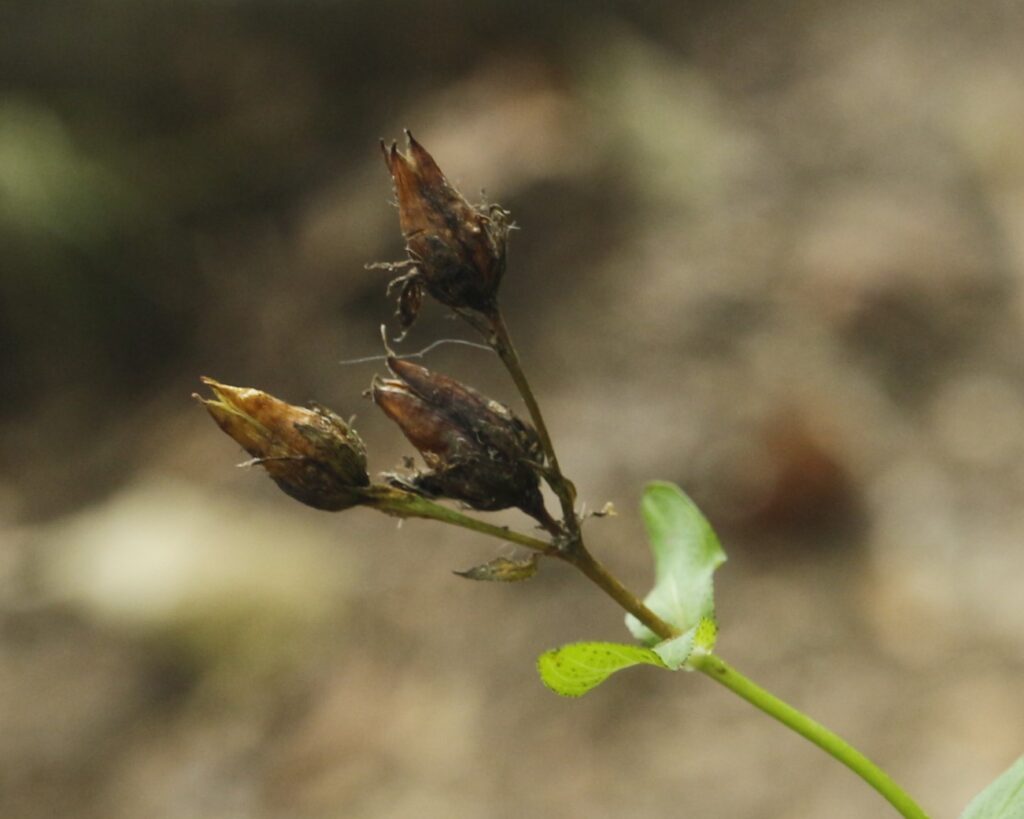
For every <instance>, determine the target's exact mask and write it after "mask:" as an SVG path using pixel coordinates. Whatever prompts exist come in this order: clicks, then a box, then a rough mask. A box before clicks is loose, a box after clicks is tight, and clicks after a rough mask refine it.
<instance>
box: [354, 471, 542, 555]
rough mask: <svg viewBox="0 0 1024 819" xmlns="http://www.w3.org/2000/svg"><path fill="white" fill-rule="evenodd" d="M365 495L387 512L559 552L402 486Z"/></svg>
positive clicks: (369, 503)
mask: <svg viewBox="0 0 1024 819" xmlns="http://www.w3.org/2000/svg"><path fill="white" fill-rule="evenodd" d="M364 494H365V496H366V497H367V498H368V501H367V504H366V505H367V506H372V507H373V508H374V509H377V510H379V511H381V512H384V513H385V514H388V515H393V516H395V517H399V518H425V519H427V520H436V521H440V522H441V523H448V524H451V525H452V526H460V527H462V528H463V529H469V530H470V531H473V532H478V533H480V534H482V535H488V536H490V537H496V538H499V539H501V540H504V541H507V542H509V543H516V544H518V545H520V546H525V547H526V548H527V549H533V550H534V551H535V552H540V553H542V554H546V555H553V554H555V553H556V552H557V551H558V550H557V548H556V547H555V546H554V545H553V544H551V543H548V542H547V541H544V540H541V539H540V538H536V537H531V536H530V535H524V534H522V533H521V532H516V531H514V530H512V529H506V528H505V527H502V526H494V525H493V524H490V523H485V522H484V521H482V520H477V519H476V518H471V517H469V515H464V514H462V513H461V512H457V511H456V510H454V509H449V508H448V507H447V506H442V505H441V504H439V503H434V502H433V501H431V500H427V499H426V498H424V497H421V496H419V495H414V494H413V493H411V492H405V491H403V490H401V489H395V488H393V487H390V486H380V485H377V486H371V487H370V488H369V489H367V490H365V491H364Z"/></svg>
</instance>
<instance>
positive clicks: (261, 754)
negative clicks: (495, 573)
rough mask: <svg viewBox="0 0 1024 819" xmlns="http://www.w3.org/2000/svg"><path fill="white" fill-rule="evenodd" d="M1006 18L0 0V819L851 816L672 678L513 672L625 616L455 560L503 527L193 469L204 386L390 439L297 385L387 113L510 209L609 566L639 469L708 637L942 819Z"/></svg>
mask: <svg viewBox="0 0 1024 819" xmlns="http://www.w3.org/2000/svg"><path fill="white" fill-rule="evenodd" d="M1022 36H1024V10H1022V8H1021V7H1020V6H1019V5H1018V4H1015V3H1011V2H999V0H983V1H982V2H977V3H971V4H962V3H956V2H952V0H939V2H931V3H923V2H922V3H916V4H914V3H906V2H880V1H879V0H869V2H852V0H850V1H847V0H838V1H837V2H803V3H794V4H777V3H770V2H740V3H726V4H719V3H664V4H632V3H626V2H620V3H606V4H600V6H597V5H596V4H595V5H591V4H585V3H576V2H566V3H550V4H541V3H520V4H512V3H509V4H504V3H478V4H468V3H457V2H450V0H433V1H432V2H430V3H397V2H396V3H379V2H358V1H357V0H349V2H330V3H328V2H289V3H274V2H261V3H255V2H190V3H160V2H136V3H116V2H80V3H77V4H64V3H55V2H28V1H27V0H24V1H23V2H14V3H7V4H5V5H4V7H3V10H2V11H0V397H2V401H0V464H2V467H0V815H2V816H3V817H4V819H42V817H53V816H61V817H75V818H76V819H91V818H92V817H95V818H96V819H137V817H143V816H144V817H147V819H200V818H201V819H250V818H251V819H292V818H294V819H327V817H332V818H333V817H359V818H360V819H361V818H362V817H366V819H384V818H385V817H424V818H429V817H439V818H440V817H495V818H496V819H511V818H512V817H527V816H529V817H587V818H588V819H592V818H594V817H622V816H637V817H662V816H701V817H728V818H729V819H745V818H747V819H762V818H763V817H787V819H801V818H802V817H808V818H809V817H823V816H827V817H831V818H832V819H853V817H881V816H885V815H889V814H888V813H887V806H886V805H885V804H884V803H883V802H882V801H881V800H880V799H879V798H878V797H877V796H876V795H875V794H874V793H873V792H871V791H870V790H868V789H867V788H866V787H865V786H863V785H862V784H861V783H860V782H859V781H858V780H856V779H855V778H854V777H853V776H852V775H850V774H849V773H848V772H847V771H846V770H845V769H843V768H841V767H840V766H838V765H837V764H835V763H834V762H832V761H831V760H830V759H828V758H827V757H825V756H824V755H822V754H821V753H819V752H818V751H817V750H815V749H813V748H812V747H810V746H809V745H807V744H806V743H804V742H802V741H801V740H799V739H798V738H796V737H794V736H793V735H791V734H789V733H788V732H786V731H784V730H783V729H781V728H780V727H778V726H777V725H775V724H773V723H772V722H771V721H769V720H768V719H766V718H765V717H763V716H762V715H760V714H759V713H757V712H755V711H754V710H753V709H751V708H750V707H749V706H747V705H745V704H744V703H742V702H740V701H739V700H737V699H735V698H734V697H731V696H730V695H728V693H727V692H725V691H724V690H720V689H718V688H717V687H716V686H714V685H713V684H712V683H711V682H710V681H708V680H706V679H704V678H700V677H697V676H692V675H687V674H678V675H672V674H666V673H660V672H655V671H654V670H651V669H643V670H634V671H630V672H627V673H624V674H622V675H620V676H618V677H616V678H614V679H613V680H611V681H610V682H609V683H607V684H606V685H605V686H604V687H602V688H600V689H598V690H597V691H595V692H594V693H593V694H591V695H589V696H588V697H586V698H584V699H582V700H579V701H570V700H562V699H559V698H557V697H555V696H554V695H553V694H551V693H550V692H549V691H547V690H546V689H544V688H543V687H542V686H541V685H540V683H539V682H538V681H537V679H536V674H535V670H534V665H533V664H534V658H535V657H536V655H537V654H538V653H539V652H540V651H542V650H544V649H547V648H550V647H553V646H556V645H558V644H560V643H562V642H565V641H570V640H575V639H586V638H590V639H623V638H625V637H626V633H625V631H624V629H623V628H622V623H621V616H620V614H619V613H618V612H617V611H616V609H615V608H614V607H613V606H612V605H611V604H610V602H609V601H607V600H606V599H604V598H603V597H602V596H600V595H599V594H598V593H597V592H596V591H595V590H593V589H592V588H591V587H589V586H588V585H586V584H585V583H584V582H583V581H582V580H581V579H579V578H578V577H576V576H574V575H572V574H571V573H570V572H569V571H568V570H567V569H565V568H563V567H561V566H557V565H547V564H545V565H543V566H542V567H541V568H542V571H541V573H540V575H539V576H538V577H537V578H536V579H534V580H532V581H531V582H529V583H526V584H522V585H517V586H495V585H488V584H474V583H471V582H467V581H464V580H461V579H459V578H457V577H455V576H453V575H452V574H451V573H450V571H449V570H450V569H456V568H459V569H461V568H465V567H467V566H470V565H473V564H474V563H476V562H480V561H481V560H482V559H486V558H487V557H489V556H493V555H495V554H511V553H513V552H511V550H510V549H508V548H507V547H502V546H501V545H500V544H497V543H496V542H487V541H483V540H482V539H481V538H479V537H476V536H469V535H465V534H462V533H459V532H448V531H445V530H443V529H440V528H438V527H437V526H435V525H433V524H428V523H417V522H409V523H406V524H405V525H404V526H402V527H396V525H395V523H394V521H392V520H388V519H383V518H378V517H376V516H374V515H373V514H371V513H369V512H366V511H362V510H356V511H352V512H348V513H345V514H342V515H329V514H325V513H320V512H315V511H313V510H311V509H307V508H304V507H301V506H299V505H298V504H296V503H294V502H292V501H290V500H289V499H288V498H287V497H285V496H284V495H283V494H281V493H280V492H278V491H277V490H276V489H275V488H274V487H273V485H272V484H271V483H270V482H269V481H268V480H266V479H265V478H264V477H263V476H262V475H261V474H258V473H257V472H256V471H252V470H240V469H236V468H235V467H234V464H235V463H237V462H239V461H241V460H242V459H243V457H244V456H243V454H242V453H241V452H240V451H239V450H238V448H237V447H236V446H235V445H234V444H233V443H232V442H230V441H229V440H228V439H226V438H225V437H224V436H223V435H221V434H220V432H218V431H217V429H216V428H215V427H214V426H213V424H212V423H210V421H209V419H208V418H207V417H206V416H205V414H204V413H203V412H201V411H200V410H199V409H198V408H197V407H196V406H195V405H193V404H192V403H191V402H190V400H189V394H190V393H191V392H192V391H193V390H194V389H195V388H196V387H197V386H198V382H197V378H198V376H199V375H201V374H209V375H213V376H216V377H217V378H219V379H221V380H223V381H225V382H228V383H232V384H243V385H254V386H259V387H262V388H265V389H267V390H270V391H272V392H273V393H275V394H277V395H280V396H282V397H285V398H289V399H291V400H293V401H295V402H297V403H298V402H302V401H305V400H307V399H314V398H315V399H317V400H319V401H321V402H323V403H326V404H328V405H329V406H331V407H333V408H335V409H336V410H338V411H339V412H341V413H343V414H346V415H347V414H349V413H356V414H357V415H358V419H357V426H358V428H359V429H360V431H361V432H362V433H363V435H364V438H365V439H366V441H367V444H368V446H369V449H370V453H371V464H372V467H373V469H374V470H375V471H381V470H386V469H388V468H391V467H393V466H394V465H396V464H397V463H399V462H400V459H401V457H402V456H403V455H405V454H408V453H409V452H410V447H409V446H408V445H407V444H406V443H405V442H404V440H403V439H402V438H401V437H400V435H399V434H398V432H397V430H396V429H394V428H392V427H390V426H389V424H388V422H387V421H386V419H384V418H383V416H380V415H379V413H375V411H374V409H373V407H372V406H371V405H369V404H368V402H366V400H365V399H364V398H362V397H361V395H360V393H361V392H362V391H363V390H364V389H365V387H366V386H367V385H368V383H369V380H370V377H371V375H372V374H373V373H374V372H375V371H377V372H379V371H381V366H380V364H373V363H369V364H359V365H352V366H341V365H340V364H339V362H340V361H341V360H343V359H350V358H356V357H360V356H369V355H375V354H377V353H379V352H380V342H379V337H378V331H377V328H378V325H379V324H380V323H381V321H382V320H383V319H384V318H385V317H387V316H388V315H389V314H390V312H391V309H392V307H391V305H390V304H389V302H388V301H387V300H386V299H385V297H384V284H385V281H386V275H385V274H383V273H381V272H380V271H367V270H364V268H363V265H364V264H365V263H366V262H372V261H378V260H380V261H383V260H391V259H395V258H398V257H400V256H401V240H400V237H399V235H398V228H397V219H396V214H395V211H394V209H393V208H392V207H391V206H389V204H388V202H389V198H390V188H389V181H388V178H387V174H386V172H385V169H384V167H383V163H382V162H381V160H380V156H379V154H378V153H377V147H376V139H377V137H379V136H385V137H389V138H390V137H397V136H399V135H400V132H401V128H403V127H406V126H408V127H410V128H412V129H413V130H414V131H415V133H416V134H417V136H418V137H419V138H420V139H421V141H422V142H423V143H424V144H425V145H426V146H427V147H428V148H429V149H430V150H431V151H433V152H434V154H435V155H436V156H437V157H438V159H439V161H440V162H441V163H442V167H444V168H445V169H446V170H447V171H448V173H449V175H450V176H451V177H452V179H453V180H454V181H455V182H456V184H458V185H460V186H461V188H462V189H463V190H464V191H465V192H467V193H468V194H473V195H475V194H476V193H477V191H479V190H480V189H482V188H485V189H486V191H487V195H488V196H489V197H490V198H492V199H495V200H497V201H500V202H501V203H503V204H504V205H506V206H507V207H509V208H510V209H511V210H512V212H513V214H514V216H515V217H516V220H517V222H518V224H519V226H520V227H521V228H522V230H521V231H520V232H517V233H516V234H515V235H514V237H513V245H512V255H511V259H510V269H509V272H508V275H507V278H506V281H505V285H504V297H505V303H506V306H507V311H508V317H509V322H510V324H511V326H512V328H513V330H514V333H515V334H516V336H517V337H518V339H519V340H520V344H521V348H522V353H523V356H524V358H525V361H526V364H527V367H528V369H529V370H530V372H531V373H532V375H533V378H534V379H535V383H536V386H537V388H538V392H539V394H540V395H541V397H542V401H543V403H544V405H545V407H546V409H547V413H548V420H549V424H550V426H551V428H552V429H553V431H554V434H555V436H556V441H557V446H558V449H559V452H560V457H561V460H562V462H563V463H564V465H565V466H566V468H567V470H568V471H569V472H570V474H571V475H572V476H573V477H574V478H576V481H577V484H578V485H579V488H580V491H581V498H582V499H583V500H584V501H585V502H586V504H587V507H588V508H590V509H596V508H600V507H601V506H602V505H603V504H604V503H605V502H606V501H609V500H610V501H612V502H614V504H615V506H616V507H617V508H618V510H619V516H618V517H616V518H610V519H605V520H592V521H591V522H589V523H588V524H587V531H588V533H589V537H590V540H591V542H592V546H593V548H594V550H595V551H596V552H597V553H598V554H599V555H600V556H601V557H602V558H603V559H604V560H606V562H607V563H609V564H610V565H611V566H612V567H613V568H614V569H616V570H617V571H619V572H620V573H621V574H622V576H623V577H624V579H626V580H627V582H628V583H629V585H631V586H632V587H633V588H635V589H637V590H643V589H644V588H645V587H647V586H648V584H649V583H650V568H649V559H648V556H647V554H646V551H645V546H644V544H643V538H642V532H641V524H640V521H639V520H638V517H637V514H636V503H637V499H638V495H639V492H640V489H641V486H642V484H643V482H644V481H645V480H648V479H651V478H663V479H669V480H674V481H677V482H678V483H680V484H681V485H682V486H683V487H685V488H686V489H687V490H688V491H689V492H690V493H691V494H692V495H693V496H694V497H695V498H696V499H697V500H698V502H700V503H701V504H702V506H703V507H704V508H705V510H706V511H707V513H708V515H709V516H710V518H711V519H712V521H713V522H714V523H715V524H716V526H717V527H718V528H719V530H720V533H721V535H722V539H723V541H724V543H725V545H726V549H727V550H728V552H729V554H730V562H729V563H728V564H726V566H725V567H724V568H723V569H722V570H721V572H720V573H719V581H718V609H719V617H720V622H721V637H720V641H719V649H720V651H721V653H722V654H723V656H725V657H726V658H728V659H729V660H730V661H732V662H733V663H734V664H736V665H737V666H738V667H739V668H741V669H742V670H744V671H746V672H747V673H749V674H750V675H751V676H753V677H754V678H755V679H758V680H759V681H761V682H762V683H763V684H765V685H766V686H767V687H768V688H770V689H772V690H774V691H777V692H778V693H780V694H781V695H783V696H784V697H786V698H787V699H789V700H790V701H792V702H793V703H795V704H797V705H799V706H800V707H802V708H805V709H806V710H807V711H808V712H809V713H810V714H812V715H814V716H817V717H819V718H820V719H822V720H823V721H824V722H825V723H826V724H828V725H830V726H831V727H833V728H835V729H836V730H838V731H839V732H840V733H843V734H845V735H846V736H848V737H849V738H850V739H851V740H852V741H854V742H855V744H857V745H858V746H860V747H861V748H862V749H864V750H865V751H866V752H867V753H868V754H869V755H870V756H872V757H873V758H875V759H876V760H877V761H878V762H879V763H881V764H882V765H883V766H884V767H886V768H887V769H888V770H889V771H890V772H891V773H892V774H893V776H894V777H895V778H896V779H897V780H898V781H900V782H901V783H902V784H904V785H905V786H906V787H907V789H908V790H909V791H910V792H911V793H913V794H915V795H917V796H918V797H919V798H920V800H921V801H922V802H923V804H924V805H925V806H926V807H927V808H929V809H930V810H931V811H933V812H934V815H935V816H936V817H952V816H955V815H956V814H957V813H958V812H959V810H960V809H961V808H962V807H963V805H964V804H965V803H966V802H967V800H968V799H969V798H970V796H971V795H972V794H973V793H975V792H976V791H978V790H979V789H980V788H981V787H982V786H983V785H985V784H986V783H987V782H988V781H990V780H991V779H992V778H993V777H994V776H995V775H996V774H997V773H998V772H1000V771H1001V770H1002V769H1003V768H1004V767H1006V766H1007V765H1008V764H1009V763H1010V761H1011V760H1012V759H1013V758H1015V757H1016V756H1017V755H1019V754H1020V753H1021V752H1022V751H1024V697H1021V694H1020V692H1021V682H1022V675H1024V596H1022V595H1021V588H1022V583H1024V549H1022V543H1024V366H1022V357H1024V287H1022V285H1024V142H1022V140H1024V50H1022V49H1021V42H1022ZM439 337H461V338H468V337H470V334H469V331H468V330H467V328H465V327H463V326H461V325H459V324H457V323H455V322H452V321H450V320H448V319H447V318H446V317H445V316H444V314H443V311H441V310H440V309H439V308H437V307H436V306H435V305H432V306H430V307H429V308H428V309H427V311H426V314H425V316H424V317H423V318H422V320H421V322H420V323H419V324H418V325H417V327H416V328H415V329H414V332H413V333H412V334H411V335H410V337H409V339H408V340H407V341H406V342H404V344H403V345H402V349H403V350H407V351H414V350H417V349H420V348H422V347H424V346H426V345H427V344H429V343H430V342H431V341H432V340H434V339H436V338H439ZM428 363H429V364H430V365H431V366H434V367H436V368H438V369H441V370H443V371H447V372H451V373H453V374H455V375H457V376H459V377H461V378H463V379H465V380H467V381H470V382H472V383H474V384H476V385H477V386H479V387H480V388H482V389H483V390H485V391H487V392H489V393H490V394H493V395H495V396H496V397H499V398H502V399H504V400H506V401H508V402H510V403H513V404H514V403H515V400H514V395H513V393H512V391H511V390H510V387H509V384H508V382H507V380H506V379H505V377H504V376H503V374H502V373H501V372H500V371H499V369H498V368H497V366H496V364H495V361H494V359H493V358H491V357H490V356H489V355H488V354H487V353H484V352H481V351H478V350H473V349H470V348H465V347H455V346H448V347H441V348H438V349H436V350H435V351H434V352H432V353H431V354H430V355H429V357H428ZM495 519H497V520H501V521H506V522H517V521H516V518H515V516H495Z"/></svg>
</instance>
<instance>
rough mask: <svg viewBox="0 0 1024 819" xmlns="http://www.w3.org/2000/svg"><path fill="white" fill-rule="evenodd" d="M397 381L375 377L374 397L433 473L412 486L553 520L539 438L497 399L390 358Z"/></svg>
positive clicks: (415, 480) (476, 504)
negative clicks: (543, 488)
mask: <svg viewBox="0 0 1024 819" xmlns="http://www.w3.org/2000/svg"><path fill="white" fill-rule="evenodd" d="M388 367H389V368H390V369H391V372H392V373H393V374H394V375H395V376H396V377H395V378H393V379H375V380H374V382H373V387H372V395H373V400H374V401H375V402H376V403H377V405H378V406H379V407H380V408H381V409H382V410H383V411H384V413H385V414H386V415H387V416H388V417H389V418H391V419H392V420H393V421H395V422H396V423H397V424H398V425H399V427H401V429H402V432H403V433H405V437H406V438H408V439H409V441H410V443H412V445H413V446H415V447H416V449H418V450H419V451H420V454H421V455H422V456H423V460H424V461H425V462H426V464H427V466H428V467H429V468H430V470H431V471H430V472H426V473H423V474H420V475H417V476H416V477H415V478H413V479H412V481H411V483H412V486H413V487H414V488H416V489H418V490H420V491H423V492H425V493H427V494H431V495H437V496H440V497H446V498H452V499H454V500H461V501H463V502H465V503H467V504H469V505H470V506H472V507H473V508H474V509H481V510H495V509H507V508H509V507H518V508H519V509H522V510H523V511H524V512H526V513H527V514H530V515H532V516H533V517H536V518H537V519H538V520H541V521H550V518H549V517H548V516H547V512H546V511H545V510H544V503H543V499H542V497H541V494H540V481H539V479H538V477H537V471H536V469H535V464H537V463H540V461H541V460H542V455H541V451H540V445H539V443H538V441H537V434H536V432H534V430H533V429H532V428H531V427H529V426H528V425H526V424H525V423H523V422H522V421H521V420H519V419H518V418H516V416H515V415H513V414H512V412H511V411H510V410H509V409H508V408H507V407H505V406H503V405H502V404H499V403H498V402H497V401H492V400H491V399H489V398H487V397H485V396H483V395H481V394H480V393H478V392H477V391H476V390H474V389H472V388H470V387H467V386H466V385H465V384H462V383H460V382H458V381H456V380H455V379H453V378H449V377H448V376H445V375H441V374H439V373H434V372H431V371H430V370H428V369H427V368H426V367H421V366H419V365H418V364H413V363H411V362H409V361H403V360H401V359H398V358H395V357H394V356H390V357H389V358H388Z"/></svg>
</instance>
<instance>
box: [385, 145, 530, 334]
mask: <svg viewBox="0 0 1024 819" xmlns="http://www.w3.org/2000/svg"><path fill="white" fill-rule="evenodd" d="M405 136H406V141H407V144H408V149H407V152H406V153H402V152H401V151H399V150H398V146H397V145H396V143H394V142H392V143H391V145H390V146H387V145H385V144H384V143H383V142H382V143H381V148H382V149H383V151H384V161H385V163H386V164H387V167H388V171H389V172H390V173H391V177H392V179H393V180H394V183H395V195H396V198H397V200H398V219H399V224H400V225H401V228H402V234H403V236H405V241H406V250H407V252H408V254H409V260H410V263H411V265H412V269H411V272H409V273H407V274H405V276H403V277H402V279H401V280H400V281H401V287H400V294H401V298H400V303H399V314H400V320H401V323H402V328H403V330H404V329H408V327H409V326H410V325H411V324H412V322H413V321H414V320H415V318H416V313H417V312H418V310H419V298H418V293H419V291H418V290H417V289H416V287H417V286H418V285H419V284H420V283H422V286H423V287H425V288H426V290H427V292H428V293H430V295H431V296H433V297H434V298H435V299H437V300H438V301H439V302H441V303H442V304H444V305H446V306H448V307H451V308H453V309H456V310H459V309H470V310H475V311H478V312H481V313H485V314H489V313H491V312H493V311H494V309H495V305H496V300H497V295H498V286H499V284H500V283H501V277H502V275H503V274H504V272H505V253H506V246H507V243H508V233H509V230H510V222H509V215H508V213H507V212H506V211H505V210H503V209H502V208H500V207H498V206H497V205H490V206H485V207H476V206H473V205H470V204H469V202H467V201H466V199H465V198H464V197H463V196H462V194H460V193H459V192H458V191H457V190H456V189H455V188H454V187H453V186H452V184H451V183H450V182H449V181H448V180H447V179H446V178H445V175H444V174H443V173H441V169H440V168H439V167H438V166H437V163H436V162H435V161H434V158H433V157H432V156H431V155H430V154H429V153H427V151H426V150H424V148H423V146H422V145H420V144H419V143H418V142H417V141H416V140H415V139H413V137H412V134H410V133H409V132H408V131H406V132H405Z"/></svg>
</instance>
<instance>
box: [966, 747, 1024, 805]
mask: <svg viewBox="0 0 1024 819" xmlns="http://www.w3.org/2000/svg"><path fill="white" fill-rule="evenodd" d="M960 819H1024V756H1022V757H1020V759H1018V760H1017V761H1016V762H1014V763H1013V765H1011V766H1010V768H1009V770H1007V771H1006V772H1005V773H1004V774H1002V775H1001V776H1000V777H999V778H998V779H996V781H995V782H993V783H992V784H991V785H989V786H988V787H987V788H985V790H983V791H982V792H981V793H979V794H978V795H977V796H975V797H974V798H973V799H972V800H971V802H970V804H969V805H968V806H967V808H966V809H965V810H964V812H963V813H962V814H961V815H960Z"/></svg>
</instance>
